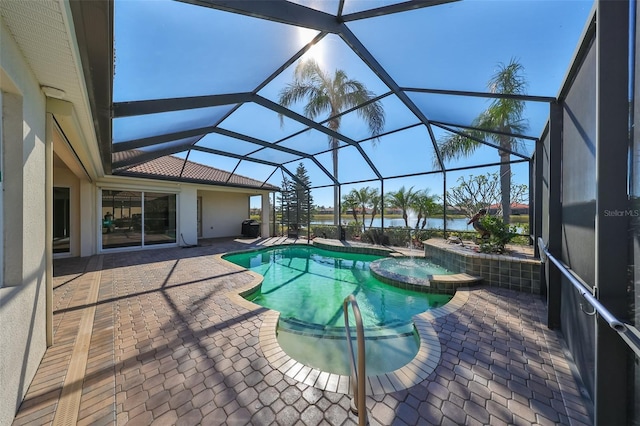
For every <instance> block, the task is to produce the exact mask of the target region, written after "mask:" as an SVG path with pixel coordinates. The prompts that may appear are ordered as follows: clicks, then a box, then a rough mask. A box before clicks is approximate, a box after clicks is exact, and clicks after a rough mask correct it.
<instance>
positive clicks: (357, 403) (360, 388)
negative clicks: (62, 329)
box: [342, 294, 367, 426]
mask: <svg viewBox="0 0 640 426" xmlns="http://www.w3.org/2000/svg"><path fill="white" fill-rule="evenodd" d="M349 305H351V307H352V309H353V316H354V318H355V320H356V339H357V341H358V363H357V370H356V357H355V354H354V353H353V343H352V342H351V331H350V330H349V311H348V308H349ZM342 310H343V311H344V326H345V330H346V333H347V347H348V348H349V361H350V363H351V386H352V387H353V399H352V400H351V411H353V412H354V413H355V414H357V415H358V425H359V426H364V425H366V424H367V404H366V402H365V399H366V396H367V395H366V392H367V391H366V388H365V379H366V378H367V376H366V373H365V357H364V327H363V326H362V315H361V314H360V308H359V307H358V302H356V298H355V296H354V295H353V294H350V295H348V296H347V297H346V298H345V299H344V302H343V303H342Z"/></svg>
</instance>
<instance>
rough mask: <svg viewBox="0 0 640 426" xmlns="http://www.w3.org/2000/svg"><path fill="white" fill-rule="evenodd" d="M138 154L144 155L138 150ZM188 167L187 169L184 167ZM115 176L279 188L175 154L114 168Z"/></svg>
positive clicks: (124, 154)
mask: <svg viewBox="0 0 640 426" xmlns="http://www.w3.org/2000/svg"><path fill="white" fill-rule="evenodd" d="M135 154H136V152H135V151H134V154H133V155H132V154H131V151H129V152H119V153H115V154H114V155H113V161H114V162H116V161H118V160H122V159H124V158H121V157H128V158H131V157H136V156H137V155H135ZM137 154H140V152H138V153H137ZM183 166H184V170H183ZM113 174H114V175H121V176H133V177H145V178H151V179H166V180H178V181H183V182H195V183H204V184H209V185H225V186H235V187H243V188H246V187H249V188H260V189H267V190H279V189H280V188H278V187H277V186H274V185H270V184H264V185H263V183H262V182H261V181H259V180H255V179H251V178H248V177H245V176H240V175H237V174H231V173H229V172H227V171H224V170H220V169H216V168H215V167H210V166H205V165H204V164H199V163H194V162H193V161H188V160H187V161H186V164H185V160H183V159H182V158H178V157H175V156H173V155H167V156H164V157H160V158H156V159H153V160H151V161H147V162H145V163H141V164H137V165H135V166H132V167H123V168H120V169H116V170H114V171H113Z"/></svg>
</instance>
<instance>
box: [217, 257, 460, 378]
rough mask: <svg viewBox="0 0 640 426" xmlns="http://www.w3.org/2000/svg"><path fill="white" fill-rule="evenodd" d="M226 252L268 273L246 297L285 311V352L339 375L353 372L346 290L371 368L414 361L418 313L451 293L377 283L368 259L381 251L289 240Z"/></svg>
mask: <svg viewBox="0 0 640 426" xmlns="http://www.w3.org/2000/svg"><path fill="white" fill-rule="evenodd" d="M223 258H224V259H225V260H227V261H230V262H233V263H235V264H237V265H240V266H242V267H245V268H247V269H250V270H252V271H254V272H257V273H259V274H261V275H262V276H264V281H263V283H262V286H261V288H260V289H259V290H258V291H256V292H254V293H251V294H249V295H248V296H245V297H246V298H247V299H248V300H250V301H252V302H253V303H256V304H258V305H261V306H265V307H267V308H269V309H272V310H275V311H278V312H280V322H279V325H278V342H279V343H280V345H281V347H282V348H283V350H284V351H285V352H286V353H287V354H289V355H290V356H291V357H292V358H294V359H296V360H298V361H299V362H301V363H303V364H305V365H309V366H312V367H315V368H319V369H321V370H323V371H329V372H334V373H337V374H348V363H347V359H346V351H345V350H343V349H344V348H346V342H345V341H344V314H343V311H342V303H343V301H344V298H345V297H346V296H348V295H349V294H353V295H354V296H355V297H356V300H357V302H358V305H359V307H360V311H361V313H362V318H363V323H364V326H365V336H367V342H366V344H367V370H368V373H370V374H380V373H384V372H387V371H392V370H394V369H397V368H399V367H401V366H402V365H404V364H406V363H407V362H409V361H410V360H411V359H412V358H413V356H415V354H416V353H417V351H418V348H419V340H418V338H417V336H416V333H415V330H414V327H413V324H412V317H413V315H416V314H419V313H422V312H424V311H427V310H429V309H432V308H435V307H438V306H442V305H444V304H445V303H447V302H448V301H449V300H450V299H451V296H450V295H442V294H430V293H422V292H418V291H412V290H406V289H401V288H396V287H393V286H389V285H387V284H384V283H382V282H380V281H378V280H377V279H375V278H374V277H373V276H372V274H371V272H370V270H369V264H370V263H371V262H373V261H375V260H377V259H381V256H374V255H366V254H354V253H338V252H333V251H329V250H324V249H319V248H316V247H310V246H296V245H292V246H281V247H277V248H269V249H263V250H259V251H253V252H244V253H235V254H228V255H225V256H224V257H223ZM352 324H353V322H352Z"/></svg>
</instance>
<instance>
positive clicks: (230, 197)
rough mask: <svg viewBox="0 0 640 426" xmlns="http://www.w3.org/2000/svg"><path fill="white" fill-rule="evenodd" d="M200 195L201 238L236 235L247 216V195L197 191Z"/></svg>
mask: <svg viewBox="0 0 640 426" xmlns="http://www.w3.org/2000/svg"><path fill="white" fill-rule="evenodd" d="M198 196H200V197H202V238H219V237H236V236H240V234H241V232H242V221H243V220H245V219H247V218H248V216H249V195H248V194H238V193H232V192H216V191H198Z"/></svg>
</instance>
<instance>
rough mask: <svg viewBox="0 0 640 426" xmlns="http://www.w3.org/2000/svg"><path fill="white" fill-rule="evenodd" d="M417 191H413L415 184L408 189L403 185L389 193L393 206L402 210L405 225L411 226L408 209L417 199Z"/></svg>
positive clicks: (390, 202)
mask: <svg viewBox="0 0 640 426" xmlns="http://www.w3.org/2000/svg"><path fill="white" fill-rule="evenodd" d="M415 196H416V193H415V192H413V186H412V187H411V188H409V189H408V190H407V189H405V187H404V186H401V187H400V189H398V190H397V191H395V192H391V193H390V194H389V198H388V202H389V205H390V206H391V207H395V208H398V209H400V210H402V218H403V219H404V226H406V227H407V228H408V227H409V216H408V215H407V210H409V209H410V208H411V206H412V205H413V202H414V199H415Z"/></svg>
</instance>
